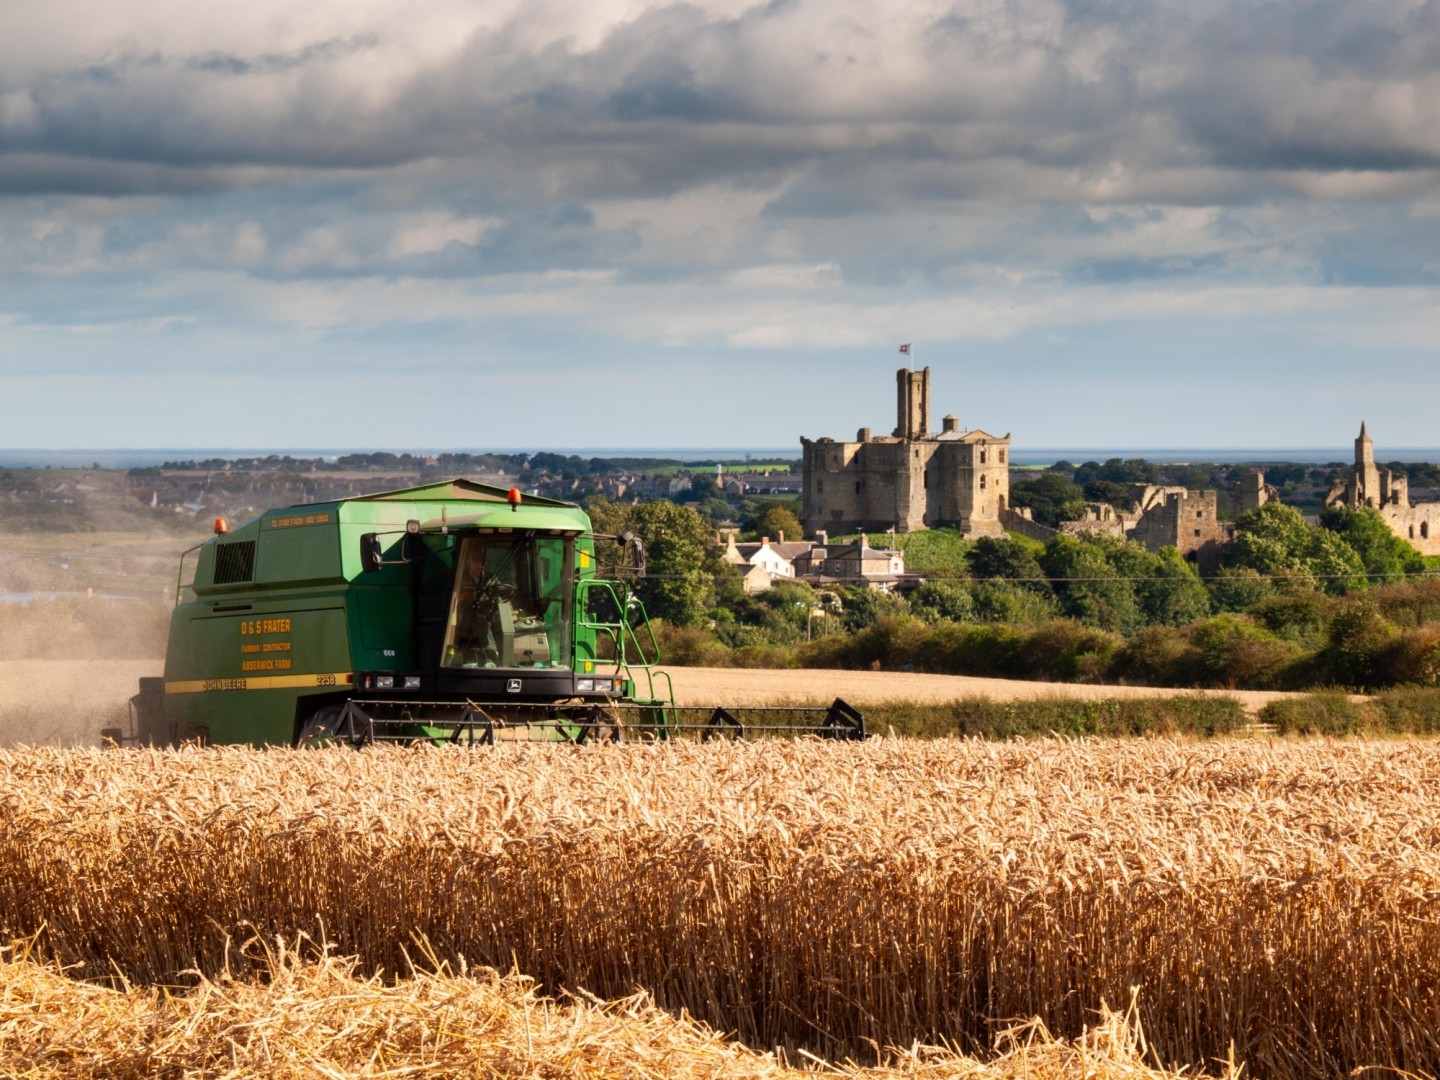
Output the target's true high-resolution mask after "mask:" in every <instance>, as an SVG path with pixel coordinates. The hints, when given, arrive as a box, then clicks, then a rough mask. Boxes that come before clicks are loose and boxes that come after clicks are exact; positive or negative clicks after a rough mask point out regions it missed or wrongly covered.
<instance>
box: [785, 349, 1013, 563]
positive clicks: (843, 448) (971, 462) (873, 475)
mask: <svg viewBox="0 0 1440 1080" xmlns="http://www.w3.org/2000/svg"><path fill="white" fill-rule="evenodd" d="M895 381H896V389H897V404H896V412H897V423H896V425H895V431H894V433H893V434H891V435H880V436H876V435H873V434H872V432H871V429H870V428H861V429H860V431H859V432H858V433H857V435H856V437H855V441H854V442H836V441H835V440H834V439H831V438H828V437H825V438H818V439H814V440H811V439H806V438H801V440H800V445H801V448H802V450H803V456H804V477H803V483H802V489H803V509H802V511H801V518H800V519H801V521H802V523H803V524H804V526H805V530H806V532H808V533H810V534H811V535H813V534H814V533H815V532H816V531H818V530H821V529H824V530H828V531H831V532H860V531H866V530H869V531H882V530H889V529H892V528H893V529H894V530H895V531H896V532H900V533H904V532H911V531H913V530H916V529H926V528H935V527H937V526H941V525H953V526H955V527H956V528H957V529H958V530H959V531H960V532H961V533H962V534H963V535H965V536H1003V535H1004V534H1005V530H1004V527H1003V526H1002V524H1001V513H1002V511H1003V510H1004V509H1005V507H1006V505H1007V504H1008V502H1009V498H1010V466H1009V458H1010V436H1009V434H1008V433H1007V434H1006V435H1004V436H995V435H991V434H989V433H988V432H985V431H981V430H979V429H975V430H970V429H963V430H962V429H961V428H960V426H959V422H958V421H957V420H956V418H955V417H954V416H946V417H945V418H944V419H943V420H942V421H941V429H940V431H938V432H934V433H932V432H931V430H930V369H929V368H926V369H924V370H923V371H910V370H908V369H906V368H901V369H900V370H899V371H898V372H896V375H895Z"/></svg>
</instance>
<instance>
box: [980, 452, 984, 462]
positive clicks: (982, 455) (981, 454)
mask: <svg viewBox="0 0 1440 1080" xmlns="http://www.w3.org/2000/svg"><path fill="white" fill-rule="evenodd" d="M980 464H981V465H984V464H985V451H984V450H981V451H980Z"/></svg>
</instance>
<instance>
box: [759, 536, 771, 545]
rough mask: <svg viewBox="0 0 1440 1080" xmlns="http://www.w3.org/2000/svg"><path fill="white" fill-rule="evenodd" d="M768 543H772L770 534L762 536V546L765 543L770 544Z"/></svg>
mask: <svg viewBox="0 0 1440 1080" xmlns="http://www.w3.org/2000/svg"><path fill="white" fill-rule="evenodd" d="M768 543H770V538H769V537H768V536H762V537H760V544H761V546H762V547H763V546H764V545H765V544H768Z"/></svg>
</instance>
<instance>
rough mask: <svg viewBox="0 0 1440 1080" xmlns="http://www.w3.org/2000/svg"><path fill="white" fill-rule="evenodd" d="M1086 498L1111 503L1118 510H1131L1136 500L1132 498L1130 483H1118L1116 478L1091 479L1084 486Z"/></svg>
mask: <svg viewBox="0 0 1440 1080" xmlns="http://www.w3.org/2000/svg"><path fill="white" fill-rule="evenodd" d="M1084 493H1085V498H1086V499H1087V500H1089V501H1090V502H1097V503H1109V504H1110V505H1111V506H1113V507H1114V508H1115V509H1116V510H1127V511H1128V510H1129V509H1130V507H1131V505H1132V504H1133V503H1134V500H1133V499H1131V498H1130V485H1129V484H1117V483H1116V482H1115V481H1114V480H1091V481H1090V483H1088V484H1086V485H1085V487H1084Z"/></svg>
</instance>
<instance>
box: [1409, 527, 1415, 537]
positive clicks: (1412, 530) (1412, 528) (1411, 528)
mask: <svg viewBox="0 0 1440 1080" xmlns="http://www.w3.org/2000/svg"><path fill="white" fill-rule="evenodd" d="M1410 539H1411V540H1414V539H1415V526H1414V525H1411V526H1410Z"/></svg>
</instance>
